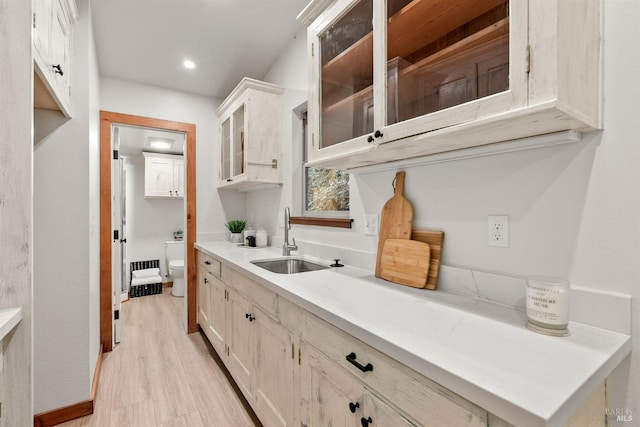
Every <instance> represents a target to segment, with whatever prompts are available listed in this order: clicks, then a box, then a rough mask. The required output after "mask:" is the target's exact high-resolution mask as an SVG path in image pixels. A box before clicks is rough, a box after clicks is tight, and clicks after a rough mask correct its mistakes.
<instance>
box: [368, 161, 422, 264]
mask: <svg viewBox="0 0 640 427" xmlns="http://www.w3.org/2000/svg"><path fill="white" fill-rule="evenodd" d="M404 177H405V172H397V173H396V179H395V187H394V194H393V197H392V198H390V199H389V200H388V201H387V203H385V204H384V207H383V208H382V214H381V216H380V230H379V232H378V254H377V258H376V277H381V276H380V260H381V258H382V249H383V248H384V242H385V241H386V240H387V239H410V238H411V224H412V222H413V207H412V206H411V203H409V201H408V200H407V199H405V198H404V195H403V193H404Z"/></svg>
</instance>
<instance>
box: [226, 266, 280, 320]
mask: <svg viewBox="0 0 640 427" xmlns="http://www.w3.org/2000/svg"><path fill="white" fill-rule="evenodd" d="M222 281H223V282H224V283H226V284H227V285H228V286H231V287H233V288H235V289H236V290H237V291H238V292H240V293H242V294H244V295H245V296H247V297H249V299H250V300H251V301H253V303H254V304H256V305H258V306H259V307H260V308H261V309H262V310H264V312H265V313H267V314H268V315H269V316H271V317H273V318H274V319H276V320H277V319H278V315H277V313H278V297H277V295H276V294H275V293H274V292H272V291H270V290H269V289H267V288H265V287H264V286H262V285H260V284H259V283H256V282H254V281H253V280H251V279H249V278H248V277H247V276H245V275H243V274H242V273H239V272H237V271H236V270H234V269H232V268H227V266H226V265H225V268H223V269H222Z"/></svg>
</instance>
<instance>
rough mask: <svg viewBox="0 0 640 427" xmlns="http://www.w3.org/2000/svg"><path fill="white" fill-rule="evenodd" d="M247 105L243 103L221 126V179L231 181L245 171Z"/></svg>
mask: <svg viewBox="0 0 640 427" xmlns="http://www.w3.org/2000/svg"><path fill="white" fill-rule="evenodd" d="M245 109H246V105H245V104H242V105H241V106H240V107H239V108H238V109H236V110H235V111H234V112H233V114H232V115H231V116H230V117H229V118H228V119H226V120H225V121H224V122H223V123H222V126H221V127H220V133H221V135H220V140H221V150H220V158H221V165H220V180H221V181H231V180H232V179H233V177H235V176H238V175H241V174H243V173H244V165H245V135H246V129H245V126H246V121H245V116H246V114H245Z"/></svg>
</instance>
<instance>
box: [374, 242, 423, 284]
mask: <svg viewBox="0 0 640 427" xmlns="http://www.w3.org/2000/svg"><path fill="white" fill-rule="evenodd" d="M429 258H430V249H429V245H428V244H427V243H424V242H418V241H417V240H409V239H387V240H385V242H384V247H383V249H382V257H381V258H380V278H382V279H385V280H389V281H391V282H395V283H399V284H401V285H407V286H413V287H414V288H424V287H425V286H426V284H427V273H428V272H429V265H430V262H429V261H430V259H429Z"/></svg>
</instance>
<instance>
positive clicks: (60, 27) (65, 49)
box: [33, 0, 78, 117]
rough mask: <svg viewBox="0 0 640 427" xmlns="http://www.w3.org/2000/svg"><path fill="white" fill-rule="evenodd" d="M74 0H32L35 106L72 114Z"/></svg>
mask: <svg viewBox="0 0 640 427" xmlns="http://www.w3.org/2000/svg"><path fill="white" fill-rule="evenodd" d="M77 19H78V9H77V7H76V3H75V1H74V0H34V3H33V44H34V49H33V60H34V70H35V75H34V106H35V107H38V108H46V109H52V110H60V111H61V112H62V113H63V114H64V115H65V116H67V117H70V116H71V78H70V77H71V28H72V25H73V23H74V22H75V21H76V20H77Z"/></svg>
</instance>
